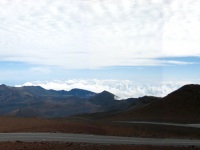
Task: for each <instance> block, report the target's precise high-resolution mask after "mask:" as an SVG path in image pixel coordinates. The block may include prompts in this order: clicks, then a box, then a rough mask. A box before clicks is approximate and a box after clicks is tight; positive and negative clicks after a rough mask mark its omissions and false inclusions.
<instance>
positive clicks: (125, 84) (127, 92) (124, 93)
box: [15, 79, 191, 99]
mask: <svg viewBox="0 0 200 150" xmlns="http://www.w3.org/2000/svg"><path fill="white" fill-rule="evenodd" d="M190 83H191V82H186V81H184V82H144V83H141V82H140V83H137V82H134V81H130V80H97V79H88V80H85V79H71V80H66V81H60V80H54V81H33V82H26V83H24V84H21V85H15V86H16V87H21V86H41V87H43V88H45V89H54V90H67V91H68V90H71V89H73V88H80V89H85V90H90V91H93V92H96V93H100V92H102V91H104V90H106V91H109V92H111V93H113V94H115V95H116V96H117V97H118V99H125V98H130V97H134V98H137V97H141V96H145V95H148V96H159V97H163V96H166V95H167V94H169V93H170V92H172V91H174V90H176V89H178V88H180V87H181V86H183V85H185V84H190Z"/></svg>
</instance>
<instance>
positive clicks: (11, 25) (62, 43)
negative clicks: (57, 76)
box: [0, 0, 200, 69]
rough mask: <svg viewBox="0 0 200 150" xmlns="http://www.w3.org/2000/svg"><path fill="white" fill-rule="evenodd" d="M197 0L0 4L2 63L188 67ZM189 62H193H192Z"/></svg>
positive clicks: (196, 35)
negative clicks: (184, 59) (181, 59)
mask: <svg viewBox="0 0 200 150" xmlns="http://www.w3.org/2000/svg"><path fill="white" fill-rule="evenodd" d="M199 7H200V1H199V0H40V1H39V0H12V1H7V0H1V1H0V60H1V61H20V62H27V63H33V64H41V65H50V66H59V67H64V68H67V69H74V68H75V69H80V68H81V69H85V68H98V67H106V66H144V65H163V64H174V63H175V64H187V62H175V61H174V62H173V61H163V60H160V59H159V60H156V59H155V58H160V57H177V56H178V57H179V56H200V45H199V39H200V28H199V27H200V18H199V16H200V9H199ZM190 63H191V62H190Z"/></svg>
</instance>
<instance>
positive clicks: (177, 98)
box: [106, 85, 200, 122]
mask: <svg viewBox="0 0 200 150" xmlns="http://www.w3.org/2000/svg"><path fill="white" fill-rule="evenodd" d="M153 99H154V98H153ZM139 102H142V101H141V100H140V101H139ZM106 118H107V119H114V120H118V119H119V120H151V121H153V120H154V121H158V120H159V121H191V122H193V121H200V85H185V86H183V87H181V88H180V89H178V90H176V91H174V92H172V93H170V94H169V95H167V96H165V97H163V98H162V99H160V100H156V99H155V101H153V102H151V103H149V104H148V105H144V106H143V107H141V108H140V107H138V108H136V107H134V106H132V107H130V108H129V109H127V110H124V111H121V112H118V113H116V114H115V115H109V114H107V117H106Z"/></svg>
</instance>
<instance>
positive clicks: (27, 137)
mask: <svg viewBox="0 0 200 150" xmlns="http://www.w3.org/2000/svg"><path fill="white" fill-rule="evenodd" d="M3 141H23V142H41V141H59V142H84V143H97V144H136V145H160V146H200V140H190V139H155V138H135V137H117V136H99V135H86V134H66V133H0V142H3Z"/></svg>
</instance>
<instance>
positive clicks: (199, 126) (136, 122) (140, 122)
mask: <svg viewBox="0 0 200 150" xmlns="http://www.w3.org/2000/svg"><path fill="white" fill-rule="evenodd" d="M115 122H120V123H132V124H152V125H166V126H178V127H191V128H200V124H180V123H165V122H147V121H115Z"/></svg>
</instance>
